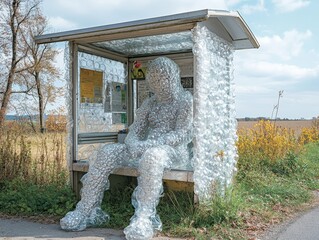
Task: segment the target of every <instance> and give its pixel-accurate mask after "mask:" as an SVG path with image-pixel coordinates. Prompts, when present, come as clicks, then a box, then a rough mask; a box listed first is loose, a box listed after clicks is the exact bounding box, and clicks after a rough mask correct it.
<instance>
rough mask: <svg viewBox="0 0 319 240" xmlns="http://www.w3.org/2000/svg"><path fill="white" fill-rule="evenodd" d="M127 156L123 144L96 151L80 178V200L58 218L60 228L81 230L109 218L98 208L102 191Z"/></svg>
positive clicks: (111, 145) (108, 145) (107, 146)
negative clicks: (111, 174)
mask: <svg viewBox="0 0 319 240" xmlns="http://www.w3.org/2000/svg"><path fill="white" fill-rule="evenodd" d="M127 157H128V156H127V148H126V146H125V145H124V144H107V145H104V146H102V147H101V148H100V149H99V150H98V151H97V154H96V155H95V156H94V158H96V159H90V160H91V161H92V165H91V166H90V167H89V171H88V172H87V174H85V175H84V176H83V178H82V179H81V181H82V183H83V187H82V189H81V200H80V202H78V204H77V205H76V209H75V210H74V211H71V212H69V213H67V214H66V215H65V217H64V218H62V219H61V220H60V225H61V228H62V229H64V230H69V231H82V230H84V229H85V228H86V227H89V226H94V225H100V224H102V223H103V222H105V221H107V220H108V219H109V216H108V215H107V214H106V213H104V212H103V211H102V209H101V208H100V205H101V202H102V199H103V195H104V191H105V190H107V189H108V185H109V184H108V177H109V175H110V173H111V172H112V171H113V170H114V168H116V167H117V166H119V165H120V164H121V163H122V162H123V161H124V160H126V158H127ZM92 158H93V157H92Z"/></svg>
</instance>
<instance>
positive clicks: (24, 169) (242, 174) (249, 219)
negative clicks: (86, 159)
mask: <svg viewBox="0 0 319 240" xmlns="http://www.w3.org/2000/svg"><path fill="white" fill-rule="evenodd" d="M48 119H50V118H48ZM52 119H53V120H52ZM49 121H52V122H51V123H47V126H50V125H51V126H53V127H52V129H51V131H49V132H47V133H42V134H41V133H30V131H29V130H26V129H25V128H26V127H25V125H19V124H18V123H10V124H11V125H10V126H8V125H6V128H5V129H4V130H2V132H1V135H0V169H1V171H0V212H1V214H2V215H14V216H32V217H36V218H37V219H42V220H46V219H48V218H50V219H54V220H55V221H56V220H57V219H59V218H60V217H62V216H63V215H64V214H65V213H66V212H68V211H70V210H72V209H73V208H74V207H75V204H76V202H77V200H76V198H75V195H74V194H73V193H72V191H71V189H70V186H69V183H68V172H67V166H66V161H65V136H66V134H65V132H64V131H63V129H64V127H61V126H60V125H59V124H58V125H56V126H55V123H57V122H58V123H63V121H61V120H59V121H56V119H55V120H54V118H53V117H52V118H51V120H49ZM63 124H65V123H63ZM54 126H55V127H54ZM58 130H59V131H58ZM238 135H239V139H238V142H237V147H238V153H239V159H238V172H237V174H236V176H235V179H234V184H233V187H232V189H228V191H227V192H226V194H225V196H223V197H219V196H216V197H215V198H214V200H213V201H212V202H211V203H210V204H209V205H207V206H195V204H194V202H193V195H192V193H187V192H170V191H168V190H167V191H165V195H164V197H163V198H162V199H161V201H160V204H159V206H158V212H159V214H160V216H161V219H162V222H163V224H164V225H163V230H164V231H163V234H165V235H167V236H179V237H185V238H193V239H253V238H254V237H255V236H257V235H258V234H260V233H261V232H263V231H264V230H266V229H267V228H268V227H269V226H270V225H273V224H276V223H279V222H281V221H283V220H284V219H286V218H287V217H289V216H291V215H292V214H293V213H294V212H296V211H299V210H302V209H304V208H307V207H309V206H310V205H311V203H312V202H313V200H314V195H313V192H314V191H317V190H318V189H319V121H318V120H316V121H314V122H313V124H312V126H311V127H308V128H304V129H302V131H301V133H300V134H299V135H296V133H294V131H293V130H292V129H287V128H283V127H277V126H276V125H275V124H274V123H272V122H269V121H260V122H258V123H257V124H256V125H255V126H254V127H253V128H251V129H244V130H241V131H239V132H238ZM134 187H135V186H134V184H133V183H132V184H131V185H129V186H126V187H125V188H124V189H111V190H110V191H107V192H106V193H105V197H104V200H103V204H102V208H104V210H105V211H106V212H108V213H109V214H110V216H111V221H110V222H109V223H107V224H106V225H105V226H106V227H111V228H124V227H125V226H127V224H128V223H129V219H130V217H131V216H132V215H133V211H134V210H133V207H132V206H131V201H130V198H131V194H132V191H133V190H134Z"/></svg>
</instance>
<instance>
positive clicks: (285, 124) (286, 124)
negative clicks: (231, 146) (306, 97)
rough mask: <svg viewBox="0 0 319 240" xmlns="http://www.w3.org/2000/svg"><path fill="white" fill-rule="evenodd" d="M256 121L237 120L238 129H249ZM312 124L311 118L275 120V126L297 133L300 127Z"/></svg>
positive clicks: (307, 126) (308, 126)
mask: <svg viewBox="0 0 319 240" xmlns="http://www.w3.org/2000/svg"><path fill="white" fill-rule="evenodd" d="M257 122H258V121H238V129H240V130H241V129H251V128H253V126H254V125H256V124H257ZM312 124H313V121H312V120H290V121H276V126H278V127H282V128H289V129H292V130H294V131H295V133H296V134H297V135H299V134H300V133H301V129H302V128H310V127H311V126H312Z"/></svg>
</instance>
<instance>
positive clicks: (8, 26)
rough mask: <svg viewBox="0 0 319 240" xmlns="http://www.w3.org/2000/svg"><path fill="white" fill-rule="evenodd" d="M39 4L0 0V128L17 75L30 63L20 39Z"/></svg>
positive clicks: (30, 0) (25, 0)
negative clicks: (1, 70) (0, 87)
mask: <svg viewBox="0 0 319 240" xmlns="http://www.w3.org/2000/svg"><path fill="white" fill-rule="evenodd" d="M39 4H40V0H0V9H1V12H0V24H1V25H0V35H1V39H0V40H1V41H0V42H1V44H0V48H1V51H0V53H1V55H2V57H3V58H2V59H3V62H1V65H2V66H1V67H2V68H3V70H4V71H5V73H3V75H4V76H2V77H3V84H2V87H3V91H2V92H1V93H2V94H1V95H2V98H1V108H0V127H2V126H3V124H4V120H5V115H6V112H7V108H8V105H9V101H10V97H11V94H12V93H13V92H14V91H13V89H12V88H13V84H14V81H15V80H16V79H17V74H19V73H22V72H23V71H25V70H27V69H29V68H30V67H31V63H30V62H28V61H27V59H26V56H27V51H26V48H25V45H23V41H21V40H22V39H23V36H24V35H25V34H26V31H27V29H28V27H29V26H30V25H29V23H30V20H31V19H32V18H33V17H34V16H35V15H36V14H38V9H39ZM26 91H28V89H27V90H26Z"/></svg>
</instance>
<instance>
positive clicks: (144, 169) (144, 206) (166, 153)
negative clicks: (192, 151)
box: [124, 146, 175, 240]
mask: <svg viewBox="0 0 319 240" xmlns="http://www.w3.org/2000/svg"><path fill="white" fill-rule="evenodd" d="M174 153H175V151H174V150H173V149H172V148H171V147H169V146H159V147H154V148H150V149H148V150H147V151H146V152H145V153H144V154H143V156H142V158H141V160H140V163H139V177H138V178H137V180H138V186H137V187H136V188H135V190H134V193H133V196H132V204H133V206H134V207H135V214H134V216H133V217H132V218H131V223H130V225H129V226H128V227H127V228H125V229H124V233H125V236H126V238H127V239H128V240H131V239H132V240H133V239H140V240H142V239H150V238H152V236H153V234H154V230H161V227H162V223H161V220H160V218H159V216H158V215H157V214H156V206H157V204H158V202H159V198H160V196H161V194H162V192H163V183H162V178H163V173H164V169H165V168H167V167H170V165H171V161H172V158H173V156H174Z"/></svg>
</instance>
